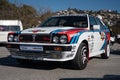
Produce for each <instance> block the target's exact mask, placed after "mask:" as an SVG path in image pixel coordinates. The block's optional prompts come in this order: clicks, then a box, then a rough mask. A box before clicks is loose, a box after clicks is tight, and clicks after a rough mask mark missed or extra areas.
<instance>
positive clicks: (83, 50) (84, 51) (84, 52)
mask: <svg viewBox="0 0 120 80" xmlns="http://www.w3.org/2000/svg"><path fill="white" fill-rule="evenodd" d="M81 54H82V62H83V64H85V62H86V60H87V47H86V46H84V47H83V48H82V50H81Z"/></svg>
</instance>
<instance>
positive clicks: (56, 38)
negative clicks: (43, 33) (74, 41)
mask: <svg viewBox="0 0 120 80" xmlns="http://www.w3.org/2000/svg"><path fill="white" fill-rule="evenodd" d="M52 42H53V43H62V44H66V43H67V42H68V38H67V36H66V35H55V36H54V37H53V38H52Z"/></svg>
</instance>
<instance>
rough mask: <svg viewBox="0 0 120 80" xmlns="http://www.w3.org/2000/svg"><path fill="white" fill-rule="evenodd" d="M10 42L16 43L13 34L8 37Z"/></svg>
mask: <svg viewBox="0 0 120 80" xmlns="http://www.w3.org/2000/svg"><path fill="white" fill-rule="evenodd" d="M8 41H9V42H13V41H14V35H12V34H11V35H9V36H8Z"/></svg>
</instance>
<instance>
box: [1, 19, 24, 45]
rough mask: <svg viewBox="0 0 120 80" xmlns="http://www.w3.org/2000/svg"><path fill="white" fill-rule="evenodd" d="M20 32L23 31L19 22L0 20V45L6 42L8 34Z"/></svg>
mask: <svg viewBox="0 0 120 80" xmlns="http://www.w3.org/2000/svg"><path fill="white" fill-rule="evenodd" d="M21 30H23V26H22V22H21V21H20V20H0V43H4V42H6V41H7V36H8V33H9V32H16V31H21Z"/></svg>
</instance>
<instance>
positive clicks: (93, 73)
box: [0, 44, 120, 80]
mask: <svg viewBox="0 0 120 80" xmlns="http://www.w3.org/2000/svg"><path fill="white" fill-rule="evenodd" d="M9 55H10V54H9V52H8V51H7V49H6V48H5V47H2V46H1V47H0V80H120V44H114V46H113V47H112V51H111V56H110V58H109V59H107V60H106V59H100V57H99V56H98V57H93V58H92V59H91V60H90V61H89V63H88V66H87V68H86V69H84V70H73V69H71V68H70V66H71V64H69V63H67V62H66V63H58V62H34V63H32V64H29V65H20V64H19V63H17V61H16V60H15V59H13V58H11V57H10V56H9Z"/></svg>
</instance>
